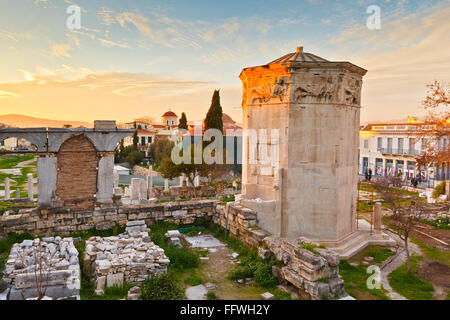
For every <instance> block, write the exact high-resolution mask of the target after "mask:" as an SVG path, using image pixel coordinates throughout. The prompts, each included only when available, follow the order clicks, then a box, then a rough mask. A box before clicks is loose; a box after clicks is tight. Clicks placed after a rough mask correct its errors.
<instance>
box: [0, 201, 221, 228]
mask: <svg viewBox="0 0 450 320" xmlns="http://www.w3.org/2000/svg"><path fill="white" fill-rule="evenodd" d="M216 203H217V201H215V200H198V201H187V202H182V203H164V204H150V205H140V206H129V207H111V208H108V209H95V210H86V211H75V210H71V209H65V208H50V209H29V210H22V211H20V212H21V213H20V214H16V215H10V216H1V217H0V235H1V234H3V235H4V234H7V233H9V232H18V233H20V232H28V233H31V234H33V235H56V234H59V235H67V234H70V233H71V232H75V231H85V230H89V229H91V228H94V227H96V228H98V229H108V228H111V227H112V226H114V224H115V223H118V224H120V225H125V224H126V223H127V221H135V220H144V221H145V223H146V224H147V225H152V224H153V223H155V222H156V221H169V222H174V223H178V224H189V223H193V222H194V221H195V219H197V218H200V217H205V216H206V217H212V215H213V213H214V212H215V206H216Z"/></svg>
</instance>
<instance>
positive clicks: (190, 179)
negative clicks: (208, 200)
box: [188, 175, 197, 198]
mask: <svg viewBox="0 0 450 320" xmlns="http://www.w3.org/2000/svg"><path fill="white" fill-rule="evenodd" d="M188 180H189V182H190V183H191V184H192V188H194V198H197V189H196V188H195V184H194V180H195V177H194V179H192V178H191V175H188Z"/></svg>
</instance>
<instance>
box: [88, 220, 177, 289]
mask: <svg viewBox="0 0 450 320" xmlns="http://www.w3.org/2000/svg"><path fill="white" fill-rule="evenodd" d="M142 223H143V221H142V222H139V221H131V222H129V223H128V224H127V228H136V227H138V228H145V229H147V227H146V226H145V223H144V224H142ZM140 230H142V229H140ZM83 259H84V265H85V266H88V268H90V270H92V274H93V278H94V279H95V280H96V289H97V290H99V291H100V290H104V288H105V287H111V286H122V285H123V284H124V283H125V282H128V283H133V284H139V283H143V282H144V281H145V280H147V279H148V278H151V277H153V276H157V275H159V274H163V273H165V272H167V267H168V265H169V263H170V260H169V259H168V258H167V256H166V255H165V253H164V249H162V248H160V247H159V246H157V245H156V244H154V243H153V242H151V239H150V237H149V236H148V232H142V231H135V230H133V231H131V234H120V235H118V236H112V237H105V238H102V237H91V238H89V239H88V240H87V241H86V248H85V255H84V257H83Z"/></svg>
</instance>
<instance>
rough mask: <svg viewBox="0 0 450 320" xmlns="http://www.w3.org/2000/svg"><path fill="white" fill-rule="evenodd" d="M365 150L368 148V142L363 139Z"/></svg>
mask: <svg viewBox="0 0 450 320" xmlns="http://www.w3.org/2000/svg"><path fill="white" fill-rule="evenodd" d="M367 148H369V140H368V139H365V140H364V149H367Z"/></svg>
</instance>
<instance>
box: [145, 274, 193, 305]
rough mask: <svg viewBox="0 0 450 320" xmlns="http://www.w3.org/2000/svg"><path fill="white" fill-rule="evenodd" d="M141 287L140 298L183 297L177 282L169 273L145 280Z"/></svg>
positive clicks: (172, 298) (178, 298) (168, 298)
mask: <svg viewBox="0 0 450 320" xmlns="http://www.w3.org/2000/svg"><path fill="white" fill-rule="evenodd" d="M141 289H142V300H181V299H184V294H183V291H182V290H181V288H180V285H179V283H178V282H177V280H176V279H175V277H174V276H173V275H172V274H170V273H167V274H164V275H161V276H158V277H153V278H151V279H148V280H146V281H145V282H144V284H143V285H142V288H141Z"/></svg>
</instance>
